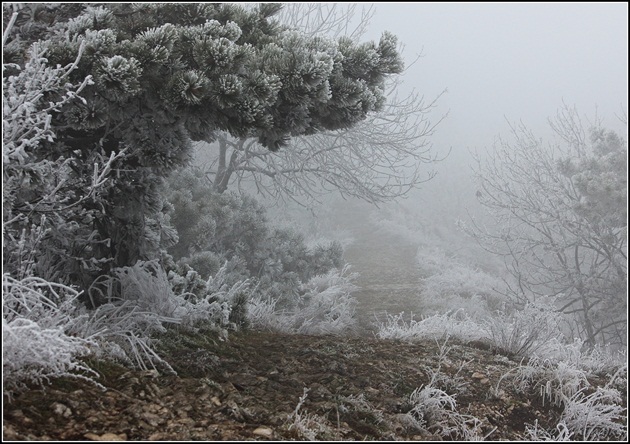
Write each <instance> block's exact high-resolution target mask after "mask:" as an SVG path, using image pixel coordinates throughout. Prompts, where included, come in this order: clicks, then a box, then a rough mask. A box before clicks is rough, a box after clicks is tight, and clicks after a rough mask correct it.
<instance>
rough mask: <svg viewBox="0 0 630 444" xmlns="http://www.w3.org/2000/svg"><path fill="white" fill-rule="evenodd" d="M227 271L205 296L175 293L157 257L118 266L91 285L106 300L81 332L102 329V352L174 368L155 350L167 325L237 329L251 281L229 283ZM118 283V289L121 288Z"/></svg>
mask: <svg viewBox="0 0 630 444" xmlns="http://www.w3.org/2000/svg"><path fill="white" fill-rule="evenodd" d="M227 274H228V273H227V271H226V267H225V266H224V267H222V268H221V269H220V270H219V272H218V273H217V274H216V276H214V277H210V278H209V279H208V281H207V282H206V283H205V288H204V292H203V294H204V295H203V297H197V296H196V295H194V294H192V293H178V294H175V293H174V291H173V288H172V286H171V280H169V276H168V275H167V274H166V272H165V271H164V270H163V269H162V267H161V266H160V265H159V264H158V262H157V261H139V262H138V263H136V264H135V265H133V266H132V267H122V268H119V269H114V270H113V275H112V276H110V277H106V278H104V279H102V280H100V281H99V282H98V284H100V285H94V286H93V287H92V289H91V290H92V291H93V292H97V293H99V294H100V298H101V299H103V298H105V299H106V301H107V303H105V304H103V305H100V306H99V307H98V308H97V309H96V310H95V311H94V312H93V314H92V316H91V317H90V319H89V321H87V322H85V323H83V324H82V334H83V335H89V334H90V333H92V334H95V333H96V332H99V334H98V337H99V339H100V340H101V341H102V344H101V354H103V355H106V356H110V357H114V358H117V359H121V360H123V361H125V362H127V363H130V364H132V365H134V366H137V367H139V368H142V369H147V368H149V366H150V367H153V368H155V364H158V365H160V366H162V367H165V368H166V369H167V370H169V371H173V370H172V368H171V367H170V365H169V364H168V363H166V362H165V361H164V360H163V359H162V358H160V357H159V356H158V354H157V353H156V352H155V351H154V341H153V339H152V336H154V334H155V333H158V332H164V331H165V326H168V325H171V326H175V325H178V326H180V328H185V329H192V328H194V327H195V325H196V324H198V323H203V324H204V325H205V326H208V327H211V328H214V329H216V330H218V331H220V332H221V333H222V334H224V335H225V334H227V332H226V331H225V329H226V328H237V327H238V326H237V325H236V323H235V322H234V321H233V319H234V314H235V310H239V309H241V307H243V306H244V304H245V301H246V298H247V295H248V286H249V283H248V282H247V281H239V282H237V283H235V284H228V283H226V275H227ZM171 277H172V276H171ZM113 287H118V289H117V291H114V290H112V288H113ZM110 295H117V296H115V297H111V296H110ZM240 298H243V300H241V299H240Z"/></svg>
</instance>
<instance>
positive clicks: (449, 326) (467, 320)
mask: <svg viewBox="0 0 630 444" xmlns="http://www.w3.org/2000/svg"><path fill="white" fill-rule="evenodd" d="M403 316H404V313H400V314H398V315H396V316H394V315H390V314H388V315H387V320H386V321H385V322H384V323H381V324H380V325H379V326H378V330H377V333H376V336H377V337H378V338H380V339H402V340H407V341H417V340H424V339H443V338H445V337H451V338H456V339H459V340H462V341H475V340H489V336H488V332H487V330H486V329H485V328H484V326H483V324H480V323H478V322H476V321H475V320H473V319H472V318H471V317H470V316H468V315H467V314H465V313H464V312H463V311H457V312H452V313H445V314H436V315H433V316H427V317H424V318H423V319H421V320H419V321H416V320H414V319H413V316H412V319H411V320H410V321H409V322H406V321H405V320H404V319H403Z"/></svg>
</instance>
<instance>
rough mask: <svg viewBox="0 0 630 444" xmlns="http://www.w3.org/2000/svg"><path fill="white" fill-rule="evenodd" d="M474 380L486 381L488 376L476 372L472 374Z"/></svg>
mask: <svg viewBox="0 0 630 444" xmlns="http://www.w3.org/2000/svg"><path fill="white" fill-rule="evenodd" d="M472 378H473V379H485V378H486V375H484V374H483V373H479V372H475V373H473V374H472Z"/></svg>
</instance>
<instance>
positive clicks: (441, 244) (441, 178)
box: [279, 3, 628, 322]
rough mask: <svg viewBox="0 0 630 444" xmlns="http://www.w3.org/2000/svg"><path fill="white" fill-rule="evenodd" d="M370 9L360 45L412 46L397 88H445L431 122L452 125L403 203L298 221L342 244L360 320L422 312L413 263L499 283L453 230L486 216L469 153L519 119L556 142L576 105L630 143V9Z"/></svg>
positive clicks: (336, 208)
mask: <svg viewBox="0 0 630 444" xmlns="http://www.w3.org/2000/svg"><path fill="white" fill-rule="evenodd" d="M370 5H372V7H374V8H375V9H374V14H373V16H372V17H371V19H370V22H369V26H368V27H367V29H366V32H365V34H364V35H363V37H362V38H361V40H362V41H365V40H374V41H378V39H379V38H380V36H381V35H382V33H383V31H390V32H392V33H394V34H395V35H396V36H397V37H398V39H399V43H401V44H402V45H404V50H403V56H404V59H405V62H406V65H407V69H406V70H405V72H404V74H403V75H402V78H403V79H404V83H403V84H402V85H401V86H400V87H399V91H400V92H405V93H408V92H411V91H412V90H416V91H418V92H420V94H422V95H424V97H425V100H426V101H427V102H430V101H431V100H433V99H434V98H436V97H438V96H440V94H441V93H442V92H443V91H446V92H445V93H444V94H443V95H442V96H440V97H439V99H438V100H437V102H436V107H435V108H434V109H433V110H432V111H431V113H430V115H429V118H430V119H431V120H432V121H433V122H437V121H438V120H439V119H440V118H441V117H443V116H446V118H445V119H444V120H443V121H442V122H441V123H440V124H439V125H438V127H437V129H436V131H435V133H434V134H433V135H432V136H431V137H430V141H431V145H432V152H433V153H435V154H437V155H438V156H444V155H446V154H448V156H447V157H446V159H444V160H443V161H441V162H435V163H433V164H432V165H427V166H426V167H427V171H428V170H430V169H433V170H434V171H435V172H436V173H437V175H436V177H435V178H434V179H432V180H431V181H429V182H427V183H425V184H423V185H421V186H420V188H419V190H417V191H414V192H411V193H409V195H408V196H406V198H405V199H399V200H397V201H396V202H392V203H389V204H385V205H380V206H379V207H378V208H376V207H375V206H371V205H368V204H366V203H363V202H358V201H352V200H340V199H338V198H335V197H334V195H333V196H332V197H330V198H329V199H327V200H326V199H325V200H324V202H323V204H322V205H316V204H314V203H312V202H311V203H309V204H308V205H307V206H309V207H310V208H311V210H312V213H315V214H316V215H317V216H318V217H317V218H316V219H315V220H310V219H309V217H308V214H306V213H301V216H295V217H296V219H295V220H296V221H297V222H295V223H297V224H298V225H301V227H302V228H303V229H304V230H305V231H306V232H307V235H310V236H313V238H314V239H315V238H318V237H322V236H323V237H324V238H334V239H338V240H341V241H342V242H343V243H344V245H345V246H346V255H345V257H346V260H347V261H348V262H349V263H350V264H351V265H352V267H353V270H354V271H356V272H357V273H358V274H359V278H358V284H359V286H360V287H361V290H360V291H359V292H358V293H357V298H358V300H359V307H358V312H359V317H363V318H365V319H368V318H372V317H373V316H372V311H375V312H377V317H378V316H379V315H378V313H380V316H382V315H383V314H384V312H385V311H387V312H388V313H398V312H400V311H405V312H407V313H409V312H414V313H416V314H420V315H422V314H425V313H427V304H426V299H427V296H426V295H425V297H424V298H423V297H422V295H421V294H420V293H422V290H421V288H422V285H421V284H420V280H421V279H422V278H426V277H427V276H426V275H423V274H422V271H421V270H419V269H418V263H417V261H418V260H419V259H418V258H417V257H416V254H417V255H418V257H423V254H425V253H426V252H432V253H431V254H434V255H438V256H439V255H446V256H447V257H449V258H451V259H449V260H452V261H453V262H452V263H451V265H452V264H459V265H462V266H463V267H464V268H465V270H464V271H463V273H464V274H465V273H468V272H469V271H470V270H479V269H481V270H485V271H488V272H489V273H490V274H491V276H492V277H491V278H492V279H494V277H496V276H500V274H501V270H500V269H501V264H500V263H499V261H497V258H493V257H490V256H487V255H485V254H484V252H483V250H481V249H479V248H478V247H477V246H476V245H475V244H474V242H472V240H471V239H469V238H467V237H466V236H465V235H464V234H463V233H462V232H461V230H458V228H457V226H456V224H457V221H458V220H466V219H470V217H471V216H476V217H482V213H481V212H480V210H479V205H478V204H477V202H476V198H475V195H476V190H477V188H476V185H475V183H474V182H473V180H472V170H471V168H470V167H471V164H472V158H471V152H480V153H483V152H484V151H485V150H488V149H491V148H492V146H493V143H494V142H495V140H496V139H497V137H508V136H509V130H510V124H511V123H516V122H522V123H523V124H525V125H526V126H527V127H528V128H530V129H531V130H532V131H533V133H534V134H535V135H536V136H537V137H540V138H542V139H543V140H545V141H547V140H548V139H549V142H551V141H552V140H551V138H550V137H551V130H550V128H549V125H548V119H549V118H553V117H554V116H556V114H557V112H558V110H559V109H560V108H561V107H562V106H563V105H566V106H568V107H575V109H576V110H577V111H578V113H579V114H580V116H581V117H582V118H583V121H584V124H585V126H587V127H588V125H589V122H594V121H595V120H600V121H601V123H602V125H603V126H604V127H607V128H610V129H613V130H615V131H618V132H619V133H620V134H621V135H623V137H626V134H627V128H626V124H625V123H623V122H622V120H620V116H622V115H623V114H624V113H625V112H626V110H627V103H628V102H627V96H628V77H627V72H628V71H627V67H628V6H627V4H625V3H562V4H560V3H557V4H556V3H552V4H547V3H533V4H532V3H527V4H515V3H509V4H508V3H505V4H493V3H377V4H367V3H366V4H360V6H362V7H363V8H364V9H367V8H369V7H370ZM339 6H341V5H339ZM356 15H358V13H357V14H356ZM416 59H417V60H416ZM414 60H415V63H412V62H414ZM297 213H299V211H297ZM282 214H283V216H280V217H279V220H282V221H284V220H285V216H284V213H282ZM426 254H428V253H426ZM427 257H428V256H427ZM459 265H458V266H459ZM466 267H468V268H466ZM478 277H479V276H476V277H474V278H478ZM474 278H471V276H467V277H466V278H462V279H469V280H470V279H474ZM485 278H486V277H483V279H485ZM458 279H459V278H458ZM489 279H490V278H489ZM456 280H457V279H456ZM425 284H426V282H425ZM484 285H485V284H484ZM425 287H426V285H425ZM440 297H442V296H441V295H440ZM455 303H457V301H455ZM441 308H442V309H444V305H442V306H441ZM447 308H448V305H447ZM452 308H457V307H455V306H454V307H452ZM365 319H364V320H365ZM365 322H367V321H366V320H365Z"/></svg>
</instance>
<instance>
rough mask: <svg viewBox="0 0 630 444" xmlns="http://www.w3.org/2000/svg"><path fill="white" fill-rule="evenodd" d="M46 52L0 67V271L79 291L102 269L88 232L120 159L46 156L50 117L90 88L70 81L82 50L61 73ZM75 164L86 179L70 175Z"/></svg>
mask: <svg viewBox="0 0 630 444" xmlns="http://www.w3.org/2000/svg"><path fill="white" fill-rule="evenodd" d="M11 28H12V26H11V25H9V26H8V27H7V29H6V31H5V37H6V35H8V33H10V31H11ZM17 40H19V39H17ZM15 41H16V40H13V41H12V42H11V43H15ZM11 43H10V44H9V45H7V46H11ZM49 46H50V42H36V43H34V44H32V45H31V46H30V47H27V48H24V49H26V50H27V52H28V56H27V57H25V59H24V60H23V64H22V66H20V65H18V64H3V73H4V75H3V81H2V86H3V96H2V97H3V101H2V109H3V122H2V123H3V124H2V140H3V144H2V159H3V164H2V171H3V187H2V192H3V193H2V196H3V199H2V202H3V240H4V244H3V253H4V254H3V270H4V272H9V273H11V275H12V276H14V277H15V278H18V279H19V278H22V277H26V276H33V275H36V276H40V277H42V278H44V279H46V280H51V281H56V282H61V283H65V284H73V285H78V286H81V287H84V288H86V287H87V286H88V285H89V283H90V281H91V279H92V278H93V277H95V276H96V275H98V274H100V272H101V270H102V269H103V267H104V266H106V265H107V263H108V262H109V260H108V259H107V258H103V257H102V256H100V255H99V254H98V251H100V249H101V248H103V244H104V242H105V241H99V240H98V239H97V236H95V230H94V225H95V224H97V223H98V221H99V220H100V219H101V218H102V217H103V214H102V212H101V211H100V209H101V204H102V202H103V201H104V199H105V195H106V194H107V191H108V190H109V188H110V186H111V180H110V173H111V170H112V168H114V167H115V166H116V163H117V162H118V160H119V159H121V158H122V156H123V154H122V152H121V151H119V152H115V151H111V152H107V153H106V152H104V151H103V150H102V149H98V148H96V147H95V148H94V149H93V150H91V151H90V153H89V155H87V157H86V158H85V159H79V158H78V157H77V156H76V153H74V152H72V151H70V150H68V149H67V147H66V148H64V149H61V148H59V147H57V148H52V147H53V146H56V144H57V137H58V134H57V130H58V128H57V127H56V126H55V118H56V116H58V115H59V113H60V112H61V110H62V109H63V107H65V106H68V105H70V104H77V103H83V102H84V101H85V100H84V99H83V98H82V97H81V96H80V94H82V93H83V92H84V90H85V89H86V88H87V87H89V85H91V84H92V83H93V82H92V79H91V76H85V77H84V78H83V79H82V80H81V81H76V82H71V81H69V76H71V75H73V74H74V72H75V71H76V70H77V69H78V64H79V63H80V61H81V58H82V56H83V52H84V49H85V45H83V44H81V45H77V46H76V50H75V51H74V52H72V54H71V56H72V58H71V59H70V60H71V61H70V63H68V64H67V65H54V64H52V63H49V61H48V59H47V57H48V55H49V53H50V48H49ZM123 151H124V150H123ZM79 162H85V165H86V168H88V170H86V171H85V174H79V173H77V172H76V164H77V163H79Z"/></svg>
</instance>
